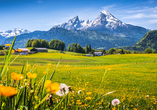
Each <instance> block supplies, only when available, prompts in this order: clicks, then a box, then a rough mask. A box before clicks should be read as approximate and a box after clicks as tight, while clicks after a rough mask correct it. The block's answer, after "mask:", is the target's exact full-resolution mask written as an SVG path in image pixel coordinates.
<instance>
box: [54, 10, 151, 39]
mask: <svg viewBox="0 0 157 110" xmlns="http://www.w3.org/2000/svg"><path fill="white" fill-rule="evenodd" d="M72 21H73V22H72ZM85 21H88V20H80V19H79V18H78V16H75V17H74V18H73V19H70V20H69V21H68V22H65V23H63V24H60V25H56V26H54V28H65V29H68V30H73V29H76V30H96V31H99V32H103V33H107V34H112V35H116V36H120V37H126V38H128V39H132V40H135V41H136V42H137V41H139V40H140V39H141V38H142V37H143V36H144V35H145V33H146V32H148V30H147V29H146V28H143V27H140V26H134V25H131V24H126V23H123V22H122V21H120V20H119V19H117V18H116V17H114V16H113V15H112V14H111V13H109V12H108V11H107V10H103V11H102V12H100V14H99V15H98V17H97V18H96V19H95V20H93V21H90V22H85Z"/></svg>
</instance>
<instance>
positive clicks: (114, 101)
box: [112, 99, 120, 106]
mask: <svg viewBox="0 0 157 110" xmlns="http://www.w3.org/2000/svg"><path fill="white" fill-rule="evenodd" d="M119 103H120V100H119V99H113V100H112V105H113V106H116V105H119Z"/></svg>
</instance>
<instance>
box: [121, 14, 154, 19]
mask: <svg viewBox="0 0 157 110" xmlns="http://www.w3.org/2000/svg"><path fill="white" fill-rule="evenodd" d="M141 18H157V14H143V13H138V14H134V15H128V16H125V17H123V18H122V19H141Z"/></svg>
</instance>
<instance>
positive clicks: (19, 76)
mask: <svg viewBox="0 0 157 110" xmlns="http://www.w3.org/2000/svg"><path fill="white" fill-rule="evenodd" d="M11 76H12V78H13V79H14V80H21V79H23V78H24V76H23V75H22V74H17V73H15V72H13V73H11Z"/></svg>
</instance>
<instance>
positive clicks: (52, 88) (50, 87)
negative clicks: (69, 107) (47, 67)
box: [45, 80, 59, 93]
mask: <svg viewBox="0 0 157 110" xmlns="http://www.w3.org/2000/svg"><path fill="white" fill-rule="evenodd" d="M45 87H46V91H47V92H51V93H56V92H57V91H58V90H59V84H58V83H52V82H51V80H46V82H45Z"/></svg>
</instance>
